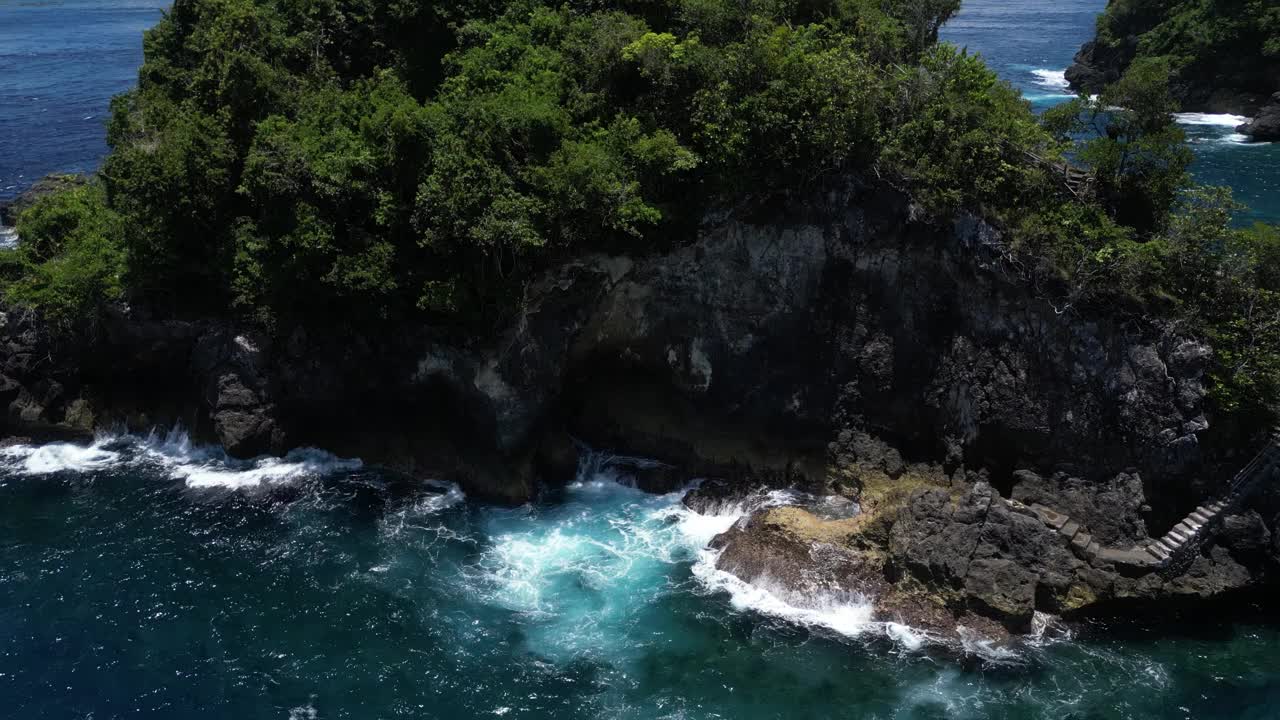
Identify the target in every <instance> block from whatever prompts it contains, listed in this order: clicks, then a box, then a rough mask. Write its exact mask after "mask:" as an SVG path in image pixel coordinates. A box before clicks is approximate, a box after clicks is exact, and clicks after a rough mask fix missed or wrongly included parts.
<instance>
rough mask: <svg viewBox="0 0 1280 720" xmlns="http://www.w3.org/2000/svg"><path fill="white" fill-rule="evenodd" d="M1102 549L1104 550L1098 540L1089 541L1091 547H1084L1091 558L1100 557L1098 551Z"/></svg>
mask: <svg viewBox="0 0 1280 720" xmlns="http://www.w3.org/2000/svg"><path fill="white" fill-rule="evenodd" d="M1101 551H1102V546H1101V545H1099V544H1098V542H1097V541H1096V540H1095V541H1094V542H1091V543H1089V547H1087V548H1085V549H1084V553H1085V555H1088V556H1089V557H1090V558H1096V557H1098V553H1099V552H1101Z"/></svg>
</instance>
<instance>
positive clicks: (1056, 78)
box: [1031, 69, 1071, 90]
mask: <svg viewBox="0 0 1280 720" xmlns="http://www.w3.org/2000/svg"><path fill="white" fill-rule="evenodd" d="M1031 74H1032V75H1035V76H1036V84H1037V85H1041V86H1044V87H1047V88H1053V89H1055V90H1066V89H1067V88H1069V87H1071V83H1069V82H1067V71H1066V70H1043V69H1042V70H1032V71H1031Z"/></svg>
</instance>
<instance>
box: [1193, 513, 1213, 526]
mask: <svg viewBox="0 0 1280 720" xmlns="http://www.w3.org/2000/svg"><path fill="white" fill-rule="evenodd" d="M1190 517H1191V519H1193V520H1195V521H1196V522H1198V523H1200V524H1201V525H1203V524H1205V523H1207V522H1209V520H1210V516H1209V515H1206V514H1205V513H1202V512H1201V511H1199V510H1196V511H1195V512H1193V513H1191V515H1190Z"/></svg>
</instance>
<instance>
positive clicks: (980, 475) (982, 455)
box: [0, 182, 1274, 627]
mask: <svg viewBox="0 0 1280 720" xmlns="http://www.w3.org/2000/svg"><path fill="white" fill-rule="evenodd" d="M0 336H2V337H0V339H2V340H3V345H2V346H0V348H2V352H3V358H2V359H3V361H4V368H3V375H2V376H0V391H2V392H3V394H4V401H5V403H6V405H7V407H8V412H7V420H8V425H9V427H8V431H9V432H11V433H18V432H30V431H31V429H32V428H43V429H45V430H48V429H58V430H62V431H66V430H70V429H79V430H89V429H92V428H94V427H102V426H109V425H120V424H123V425H127V426H131V427H142V426H146V425H150V424H164V423H170V422H175V421H181V422H183V423H184V424H185V425H186V426H187V427H188V428H190V429H192V430H193V431H194V432H195V433H196V434H197V435H198V436H200V437H203V438H209V439H216V440H217V441H219V442H221V443H222V444H223V445H224V446H225V447H226V448H227V449H228V451H229V452H231V453H232V454H235V455H241V456H245V455H255V454H259V453H268V452H269V453H279V452H282V451H284V450H286V449H288V448H290V447H296V446H299V445H319V446H323V447H326V448H327V449H331V450H333V451H335V452H338V453H340V454H346V455H358V456H360V457H362V458H363V459H365V461H366V462H369V463H374V464H383V465H387V466H390V467H393V468H396V469H399V470H403V471H406V472H409V473H413V474H416V475H419V476H424V477H432V478H438V479H451V480H455V481H457V482H459V483H460V484H461V485H462V486H463V487H464V489H465V490H466V491H467V492H468V493H469V494H471V495H472V496H474V497H479V498H484V499H489V500H494V501H499V502H507V503H520V502H524V501H526V500H528V499H529V498H530V497H532V496H533V495H534V493H536V491H537V488H538V486H539V484H540V483H544V482H563V481H566V480H568V479H569V478H570V477H571V473H572V471H573V465H574V456H575V451H574V445H573V443H572V441H571V440H570V438H571V437H574V438H577V439H579V440H581V441H585V442H586V443H588V444H590V445H593V446H596V447H601V448H607V449H611V450H616V451H623V452H627V453H631V454H635V455H643V456H648V457H652V458H656V459H658V460H661V461H663V462H664V463H666V464H667V467H665V468H664V469H663V470H662V472H661V473H660V474H661V477H657V476H655V477H649V476H648V475H646V476H645V479H644V483H645V484H646V485H651V486H653V487H655V488H658V487H661V488H662V489H670V488H671V487H674V486H676V485H678V484H679V482H680V478H689V477H695V476H703V477H706V476H712V477H720V478H724V479H725V485H724V486H725V487H730V488H732V487H735V486H737V487H748V486H753V485H755V484H759V483H763V484H790V485H798V486H802V487H804V488H805V489H807V490H809V491H811V492H813V493H816V494H819V495H822V494H835V495H839V496H843V497H845V498H850V499H857V500H860V501H861V502H862V503H863V506H864V510H876V512H868V513H867V519H866V520H864V521H862V522H863V523H864V524H865V527H863V528H861V529H859V530H858V531H857V532H851V533H850V534H848V536H847V538H846V539H848V540H849V543H850V544H848V546H847V547H846V550H847V549H849V548H856V549H860V550H862V551H870V552H873V554H874V555H875V556H876V557H877V558H878V560H877V561H876V562H873V563H869V564H868V563H866V562H862V561H859V562H858V563H855V565H857V567H859V568H861V570H860V572H861V577H862V578H863V580H864V581H866V582H871V577H872V575H874V576H875V582H876V583H881V584H884V583H887V585H885V586H886V587H890V588H891V592H890V593H889V594H888V595H886V597H888V598H895V597H896V598H897V599H898V602H897V603H896V604H895V605H894V606H893V607H894V608H896V611H898V612H901V610H902V608H904V607H912V608H915V610H913V611H911V613H909V614H912V615H913V616H915V615H919V616H920V617H932V616H936V615H937V614H938V612H939V610H938V607H937V606H936V605H932V604H930V603H928V602H923V601H921V599H920V598H921V596H920V595H919V594H911V593H906V592H905V591H903V590H902V588H904V587H907V586H903V585H899V584H898V583H899V582H900V581H902V580H903V579H904V578H912V579H913V580H912V582H913V583H918V584H920V585H922V586H925V587H930V588H933V592H934V595H932V596H929V597H935V598H936V597H947V598H951V599H952V601H954V602H953V604H952V605H949V606H947V607H949V608H950V610H948V612H952V611H954V612H961V611H963V613H970V614H974V613H976V614H977V615H978V616H983V617H988V618H991V617H995V618H997V619H999V620H1000V621H1001V622H1004V623H1006V624H1007V625H1009V626H1010V627H1016V626H1020V625H1022V624H1025V622H1026V619H1027V618H1028V617H1029V613H1030V611H1031V609H1032V608H1037V607H1039V608H1052V609H1061V608H1072V607H1077V606H1082V605H1087V604H1089V602H1092V601H1093V599H1096V598H1100V597H1122V596H1125V593H1126V592H1127V591H1125V590H1121V591H1117V590H1116V589H1115V588H1116V582H1117V581H1116V579H1115V578H1114V577H1113V576H1112V575H1105V576H1103V575H1098V574H1097V573H1095V572H1094V570H1093V569H1092V568H1090V567H1089V566H1088V565H1087V564H1081V561H1080V560H1078V559H1076V558H1075V556H1073V555H1072V554H1071V553H1070V552H1068V550H1067V549H1066V548H1065V547H1063V543H1060V542H1059V543H1057V544H1053V545H1052V546H1050V545H1046V544H1045V543H1050V542H1051V541H1053V538H1054V536H1053V533H1052V531H1051V530H1046V529H1045V528H1044V527H1042V526H1037V527H1036V528H1034V532H1033V531H1032V530H1033V529H1032V528H1031V526H1030V524H1029V520H1028V519H1025V518H1024V519H1019V518H1018V517H1013V515H1010V514H1009V512H1010V511H1008V510H1007V509H1004V508H1005V506H1004V505H999V507H998V508H997V509H996V510H992V509H991V508H995V507H997V506H996V505H992V498H993V497H998V496H1001V495H1003V496H1004V497H1005V498H1009V497H1013V498H1020V499H1022V500H1025V501H1026V502H1027V503H1031V502H1036V503H1042V504H1045V505H1049V506H1052V507H1056V508H1058V509H1059V510H1060V511H1062V512H1067V513H1070V514H1071V515H1073V516H1078V517H1080V518H1081V519H1083V520H1084V521H1086V522H1088V523H1089V525H1090V527H1091V531H1092V532H1093V533H1095V534H1097V536H1098V538H1099V540H1105V541H1107V542H1131V541H1136V540H1138V539H1140V538H1142V537H1144V536H1145V534H1146V532H1147V528H1146V525H1145V523H1146V522H1148V521H1149V519H1150V518H1152V517H1155V518H1162V517H1165V516H1168V517H1176V516H1177V515H1178V514H1180V513H1182V512H1185V510H1186V508H1187V507H1189V506H1188V503H1190V504H1191V505H1190V506H1194V503H1195V502H1197V501H1199V500H1200V499H1201V498H1202V497H1203V496H1204V495H1205V493H1206V492H1208V491H1210V490H1211V488H1212V485H1213V483H1212V481H1211V480H1210V481H1208V482H1206V481H1205V479H1204V478H1203V471H1204V468H1205V467H1206V465H1205V457H1204V453H1203V452H1202V449H1201V447H1200V444H1199V441H1198V440H1197V433H1198V432H1199V431H1201V430H1203V429H1204V428H1206V427H1207V422H1206V419H1205V416H1204V414H1203V408H1202V398H1203V395H1204V387H1203V383H1202V373H1203V371H1204V367H1205V363H1206V361H1207V359H1208V356H1209V350H1208V348H1207V347H1205V346H1204V345H1202V344H1200V343H1198V342H1196V341H1195V340H1194V339H1190V338H1185V337H1180V336H1178V335H1177V334H1176V333H1174V332H1171V331H1170V330H1168V329H1166V328H1162V327H1159V326H1156V325H1152V324H1150V323H1147V322H1143V321H1139V320H1136V319H1132V318H1127V317H1123V316H1121V315H1118V314H1114V315H1103V314H1097V313H1094V314H1092V315H1088V314H1082V313H1080V312H1077V311H1075V310H1072V309H1069V308H1063V307H1057V306H1055V305H1054V304H1053V302H1051V300H1050V299H1049V298H1048V297H1047V296H1046V295H1043V294H1042V293H1041V292H1040V290H1038V283H1037V282H1036V281H1035V280H1034V278H1031V277H1029V276H1027V275H1026V274H1025V273H1024V272H1023V271H1022V270H1020V269H1019V268H1018V266H1017V264H1016V263H1013V262H1012V261H1011V255H1010V254H1009V253H1007V252H1006V249H1005V247H1004V246H1003V244H1002V241H1001V236H1000V233H999V232H998V231H997V230H996V229H995V228H993V227H991V226H989V225H987V224H986V223H984V222H983V221H981V220H980V219H978V218H976V217H973V216H968V215H959V216H956V217H951V218H943V219H939V218H934V217H930V216H928V215H926V214H925V213H924V212H923V211H922V210H921V209H920V208H918V207H917V206H915V205H914V204H913V203H912V202H911V200H910V198H909V197H908V196H906V195H904V194H902V193H900V192H898V191H896V190H894V189H892V188H890V187H887V186H885V185H882V184H879V183H872V182H869V183H860V182H851V183H849V184H847V185H844V186H842V187H839V188H836V189H829V190H825V191H822V192H817V191H815V192H812V193H807V194H797V195H794V196H793V197H791V198H786V199H782V200H777V201H775V202H773V203H771V204H769V205H767V206H760V205H755V206H752V207H751V208H749V209H743V210H740V211H736V212H732V213H726V214H725V215H724V216H722V217H719V218H712V219H709V220H708V222H707V224H706V229H705V230H704V232H703V233H702V234H701V236H700V237H699V238H698V239H697V240H696V241H695V242H693V243H690V244H687V245H684V246H681V247H678V248H677V249H675V250H673V251H671V252H667V253H663V254H657V255H653V256H648V257H622V256H613V257H606V256H591V257H582V258H577V259H574V260H571V261H568V262H566V263H564V264H562V265H560V266H558V267H556V268H554V269H552V270H550V271H549V272H547V273H546V274H545V275H544V276H542V277H541V279H539V280H538V281H537V282H534V283H532V284H531V285H530V286H529V287H528V289H527V291H526V294H525V301H524V303H523V305H522V307H521V310H520V312H519V314H518V316H517V317H516V319H515V320H514V321H513V322H512V323H511V324H510V326H509V327H508V328H507V329H506V330H505V331H504V332H502V333H500V334H499V336H498V337H497V338H496V340H495V341H493V342H484V343H479V342H477V343H472V344H469V345H460V344H458V343H456V342H450V341H448V340H446V339H444V338H442V337H440V336H438V335H436V334H435V333H434V332H433V331H432V329H431V328H404V329H403V332H401V333H399V334H397V336H395V337H367V336H365V335H364V334H362V333H359V332H338V331H335V330H326V331H317V330H314V329H302V328H295V329H291V330H289V331H287V332H282V333H279V334H278V335H277V336H275V337H265V336H261V335H260V334H258V333H255V332H252V331H249V330H245V329H241V328H237V327H235V326H233V325H230V324H227V323H225V322H218V321H205V322H161V321H153V320H148V319H147V318H145V317H140V316H138V315H137V314H136V313H130V312H128V311H126V310H122V311H121V312H120V313H118V314H117V315H116V316H115V317H112V318H109V319H108V321H107V323H106V326H105V329H104V332H103V333H102V334H101V336H100V337H99V338H97V339H96V340H95V341H94V342H92V343H89V342H87V341H86V342H84V343H83V344H82V346H65V345H62V346H59V345H53V344H51V341H50V340H49V339H47V338H46V337H45V336H44V335H42V334H41V333H40V332H39V326H38V324H37V323H36V322H35V320H34V319H33V318H26V317H21V316H20V315H19V314H17V313H15V312H9V313H6V314H5V315H4V317H3V319H2V320H0ZM931 488H932V489H931ZM984 488H985V489H984ZM938 492H942V493H943V494H942V495H941V496H939V495H937V493H938ZM974 493H977V494H976V495H974ZM970 496H972V497H971V499H967V500H966V499H964V498H966V497H970ZM949 497H950V498H958V499H956V500H955V502H956V503H958V504H955V505H950V504H946V503H943V504H941V505H940V504H939V503H940V502H943V501H944V500H946V499H947V498H949ZM847 501H848V500H845V501H844V502H847ZM948 502H950V501H948ZM1000 502H1001V503H1003V502H1005V500H1001V501H1000ZM978 505H981V506H982V508H981V511H980V512H979V511H978V510H974V511H973V512H970V511H969V510H966V509H965V508H970V509H972V508H976V507H977V506H978ZM993 513H994V514H993ZM1016 514H1017V513H1014V515H1016ZM1264 516H1265V517H1263V520H1267V521H1268V522H1269V519H1270V516H1269V515H1265V513H1264ZM1019 517H1021V516H1019ZM899 521H900V522H899ZM993 521H998V522H993ZM1260 522H1262V520H1260ZM1268 522H1263V525H1262V529H1261V531H1257V530H1256V529H1250V528H1241V529H1239V532H1237V533H1236V534H1237V535H1239V536H1240V538H1241V539H1240V542H1243V543H1246V544H1248V543H1252V545H1250V547H1253V546H1257V547H1256V548H1255V549H1254V551H1253V552H1254V556H1256V557H1258V558H1265V557H1269V556H1270V553H1271V548H1272V546H1271V545H1270V544H1269V543H1270V539H1269V538H1270V537H1271V535H1268V534H1267V533H1270V532H1271V531H1270V530H1269V529H1268V527H1267V524H1268ZM975 523H977V527H976V528H975V527H973V526H974V525H975ZM1271 524H1274V523H1271ZM1024 526H1026V527H1024ZM1000 527H1004V528H1006V529H1005V530H1000V529H999V528H1000ZM949 528H950V529H949ZM1158 529H1159V530H1163V529H1164V528H1158ZM1006 530H1007V532H1006ZM939 533H941V534H939ZM948 533H951V534H955V535H956V538H957V539H956V541H955V542H952V541H945V542H941V543H939V542H935V540H936V539H937V538H945V537H949V535H948ZM992 533H996V534H995V535H992ZM739 535H741V533H739ZM771 537H778V535H777V534H776V533H775V534H774V535H772V536H771ZM1259 538H1261V539H1259ZM960 539H964V543H961V542H960ZM970 540H973V542H969V541H970ZM966 543H967V544H968V545H972V547H968V549H967V550H966V547H967V545H965V544H966ZM721 544H722V545H725V546H728V547H727V548H726V550H725V552H726V554H727V555H729V556H730V557H733V556H734V553H731V552H730V549H729V548H731V546H732V544H731V543H728V542H727V541H725V542H722V543H721ZM766 544H767V543H766ZM757 546H758V547H763V546H760V545H758V544H757ZM794 549H795V548H792V550H794ZM955 553H961V554H965V553H967V555H966V556H965V562H964V563H962V564H961V563H958V562H951V561H949V560H947V557H948V556H949V554H955ZM1064 553H1065V554H1064ZM791 554H793V553H791V551H787V552H780V553H778V554H777V556H778V557H782V558H786V557H790V556H791ZM737 555H738V556H742V555H743V553H740V552H739V553H737ZM748 555H749V554H748ZM754 556H755V557H770V556H771V555H769V553H763V552H761V553H756V554H755V555H754ZM1259 562H1263V560H1259ZM1268 562H1269V561H1268ZM961 565H963V567H961ZM1221 565H1222V564H1221V563H1218V564H1217V565H1214V567H1220V566H1221ZM750 567H751V566H750V564H749V563H746V564H743V565H742V568H744V570H743V572H744V573H745V574H748V575H750V574H751V573H750ZM851 567H852V566H851ZM868 568H871V570H868ZM842 572H844V571H843V570H842ZM846 574H847V573H846ZM1244 577H1245V579H1246V580H1245V581H1246V582H1247V581H1248V580H1249V578H1250V577H1251V576H1250V575H1249V573H1247V572H1246V573H1245V575H1244ZM1206 582H1208V581H1206ZM1215 582H1216V581H1215ZM1208 585H1212V587H1215V588H1218V587H1221V588H1226V587H1235V586H1236V585H1238V583H1236V584H1232V583H1218V584H1217V585H1214V584H1213V583H1212V582H1209V583H1208ZM1046 588H1047V589H1046ZM1037 594H1039V599H1038V600H1037ZM955 603H958V605H957V604H955ZM957 608H959V609H957ZM935 619H936V618H935Z"/></svg>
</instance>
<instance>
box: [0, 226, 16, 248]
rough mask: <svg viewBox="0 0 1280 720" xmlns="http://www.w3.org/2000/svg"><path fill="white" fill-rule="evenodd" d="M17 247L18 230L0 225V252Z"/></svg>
mask: <svg viewBox="0 0 1280 720" xmlns="http://www.w3.org/2000/svg"><path fill="white" fill-rule="evenodd" d="M16 247H18V229H17V228H12V227H9V226H8V225H0V250H10V249H13V248H16Z"/></svg>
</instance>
